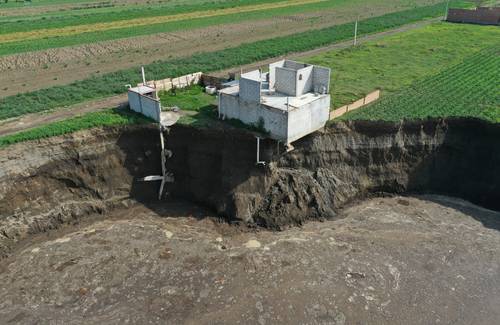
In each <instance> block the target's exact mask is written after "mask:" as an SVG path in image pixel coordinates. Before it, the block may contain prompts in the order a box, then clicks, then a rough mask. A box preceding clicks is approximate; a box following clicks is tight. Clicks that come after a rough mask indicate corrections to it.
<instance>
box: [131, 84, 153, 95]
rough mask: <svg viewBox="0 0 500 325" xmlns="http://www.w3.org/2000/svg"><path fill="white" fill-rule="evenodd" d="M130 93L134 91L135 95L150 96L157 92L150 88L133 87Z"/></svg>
mask: <svg viewBox="0 0 500 325" xmlns="http://www.w3.org/2000/svg"><path fill="white" fill-rule="evenodd" d="M128 90H129V91H133V92H134V93H138V94H141V95H144V94H149V93H152V92H154V91H155V89H154V88H152V87H149V86H139V87H132V88H129V89H128Z"/></svg>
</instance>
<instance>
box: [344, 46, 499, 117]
mask: <svg viewBox="0 0 500 325" xmlns="http://www.w3.org/2000/svg"><path fill="white" fill-rule="evenodd" d="M498 80H500V46H498V45H496V46H493V47H490V48H487V49H484V50H482V51H481V52H479V53H476V54H474V55H472V56H470V57H468V58H466V59H465V60H464V61H463V62H462V63H460V64H458V65H455V66H454V67H452V68H449V69H446V70H444V71H442V72H440V73H438V74H437V75H434V76H431V77H428V78H424V79H422V80H420V81H418V82H416V83H414V84H412V85H411V86H410V87H407V88H405V89H404V90H402V91H400V92H399V93H397V94H395V95H392V96H389V97H385V98H382V99H381V100H380V101H378V102H377V103H375V104H373V105H370V106H367V107H366V108H361V109H359V110H356V111H352V112H350V113H348V114H346V115H344V116H342V117H341V118H342V119H363V120H367V119H368V120H386V121H398V120H402V119H425V118H428V117H477V118H482V119H485V120H488V121H491V122H500V91H499V88H498Z"/></svg>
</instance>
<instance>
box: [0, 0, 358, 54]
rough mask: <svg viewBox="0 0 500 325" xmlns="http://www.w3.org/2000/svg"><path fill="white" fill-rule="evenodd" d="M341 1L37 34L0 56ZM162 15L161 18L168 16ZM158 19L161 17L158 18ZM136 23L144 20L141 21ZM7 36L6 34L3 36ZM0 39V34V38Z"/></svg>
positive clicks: (12, 44) (324, 7) (331, 5)
mask: <svg viewBox="0 0 500 325" xmlns="http://www.w3.org/2000/svg"><path fill="white" fill-rule="evenodd" d="M341 3H344V4H345V5H346V6H351V5H352V4H350V3H349V1H347V0H339V1H335V2H331V1H328V2H318V3H310V4H307V5H295V6H290V7H282V8H275V9H266V10H257V11H248V12H239V13H232V14H227V15H214V16H210V17H203V18H191V19H185V20H179V21H170V22H164V23H152V24H145V25H141V26H134V27H133V26H127V27H125V28H119V29H107V30H101V31H89V32H85V33H80V34H75V35H64V34H60V35H57V36H56V37H43V38H42V37H41V38H37V39H25V38H24V37H22V38H20V39H19V40H16V41H9V42H5V43H1V46H0V55H9V54H17V53H24V52H31V51H40V50H46V49H50V48H60V47H66V46H76V45H80V44H90V43H96V42H102V41H110V40H116V39H121V38H130V37H135V36H142V35H151V34H156V33H167V32H174V31H179V30H183V31H185V30H191V29H195V28H203V27H208V26H213V25H220V24H230V23H234V22H236V21H240V22H241V21H249V20H259V19H266V18H274V17H278V16H287V15H295V14H299V13H305V12H312V11H321V10H327V9H331V8H337V7H339V6H340V5H341ZM168 17H170V16H166V17H163V18H168ZM160 18H161V17H160ZM140 23H144V21H143V20H141V21H140ZM7 36H8V35H7ZM0 39H1V37H0Z"/></svg>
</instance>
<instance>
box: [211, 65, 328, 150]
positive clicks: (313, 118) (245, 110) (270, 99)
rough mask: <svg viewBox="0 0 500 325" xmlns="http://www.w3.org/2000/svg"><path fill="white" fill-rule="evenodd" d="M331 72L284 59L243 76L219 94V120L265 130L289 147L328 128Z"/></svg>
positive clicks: (323, 68)
mask: <svg viewBox="0 0 500 325" xmlns="http://www.w3.org/2000/svg"><path fill="white" fill-rule="evenodd" d="M330 73H331V71H330V69H329V68H325V67H320V66H314V65H310V64H305V63H299V62H295V61H290V60H283V61H279V62H276V63H272V64H270V65H269V72H265V73H263V72H261V71H260V70H255V71H251V72H248V73H245V74H242V75H241V78H240V80H239V82H238V83H237V84H236V85H233V86H231V87H228V88H225V89H222V90H221V91H220V93H219V117H220V118H223V119H237V120H240V121H242V122H243V123H245V124H250V125H256V126H260V127H263V128H264V129H265V130H266V131H267V132H269V137H270V138H272V139H275V140H278V141H281V142H284V143H285V144H287V145H288V144H290V143H291V142H293V141H295V140H298V139H300V138H302V137H304V136H305V135H307V134H310V133H312V132H315V131H317V130H318V129H320V128H322V127H324V126H325V124H326V122H327V121H328V119H329V113H330V94H329V92H330Z"/></svg>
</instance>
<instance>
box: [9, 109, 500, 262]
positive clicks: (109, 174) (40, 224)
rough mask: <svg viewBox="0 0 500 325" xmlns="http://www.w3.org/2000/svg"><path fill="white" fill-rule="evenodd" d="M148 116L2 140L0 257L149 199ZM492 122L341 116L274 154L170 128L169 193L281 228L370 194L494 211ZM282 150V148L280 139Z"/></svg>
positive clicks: (497, 133)
mask: <svg viewBox="0 0 500 325" xmlns="http://www.w3.org/2000/svg"><path fill="white" fill-rule="evenodd" d="M157 132H158V131H157V129H156V128H155V127H153V126H133V127H121V128H106V129H97V130H91V131H82V132H78V133H75V134H72V135H66V136H62V137H55V138H51V139H46V140H40V141H36V142H31V143H23V144H17V145H14V146H11V147H8V148H5V149H2V150H0V166H1V167H2V168H1V169H0V256H6V255H7V254H8V252H9V250H10V249H11V248H12V247H13V246H14V244H15V243H16V242H18V241H19V240H21V239H23V238H25V237H27V236H29V235H30V234H34V233H39V232H43V231H46V230H48V229H52V228H56V227H58V226H59V225H61V224H63V223H69V222H73V221H78V220H79V219H80V218H82V217H84V216H86V215H89V214H95V213H105V212H106V211H107V210H109V209H112V208H114V207H116V206H117V205H127V204H129V201H130V200H137V201H139V202H141V203H143V204H144V205H146V206H147V205H148V204H150V203H152V202H154V201H155V200H156V196H157V190H158V187H159V184H155V183H143V182H138V181H137V179H138V178H140V177H143V176H147V175H154V174H160V170H161V168H160V164H159V161H160V157H159V152H160V149H159V137H158V133H157ZM498 139H500V125H498V124H490V123H487V122H484V121H480V120H474V119H450V120H426V121H418V122H400V123H383V122H362V121H356V122H346V123H336V124H334V125H331V126H329V127H327V128H326V129H325V130H324V131H322V132H318V133H316V134H314V135H311V136H308V137H306V138H304V139H302V140H300V141H298V142H296V143H295V150H294V151H292V152H290V153H287V154H278V150H277V147H276V144H275V143H274V142H272V141H266V142H264V143H263V144H262V148H261V150H262V152H261V155H262V156H263V159H264V160H266V161H268V162H269V164H268V165H267V166H265V167H263V166H256V165H255V158H256V152H255V151H256V142H255V137H254V135H252V134H251V133H249V132H247V131H244V130H237V129H195V128H191V127H185V126H176V127H174V128H173V129H172V130H171V132H170V134H169V135H168V136H167V147H169V148H170V149H171V150H172V151H173V153H174V156H173V158H172V159H170V160H169V161H168V167H169V170H171V171H172V172H173V173H174V175H175V179H176V181H175V183H174V184H171V185H170V186H169V187H168V191H169V192H170V195H171V196H172V197H174V198H182V199H188V200H191V201H193V202H196V203H201V204H203V205H206V206H209V207H211V208H213V209H214V210H216V211H217V212H218V213H219V214H220V215H222V216H225V217H227V218H228V219H229V220H233V221H240V222H249V223H256V224H259V225H263V226H266V227H270V228H274V229H279V228H281V227H283V226H287V225H295V224H301V223H303V222H304V221H305V220H308V219H323V218H333V217H335V213H336V211H338V209H339V208H341V207H342V206H343V205H345V204H346V203H348V202H351V201H353V200H355V199H358V198H362V197H365V196H367V195H370V194H371V193H377V192H388V193H405V192H419V193H422V192H431V193H441V194H447V195H452V196H457V197H461V198H464V199H467V200H470V201H472V202H474V203H477V204H480V205H483V206H485V207H488V208H493V209H496V210H500V141H498ZM281 149H282V148H281Z"/></svg>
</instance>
